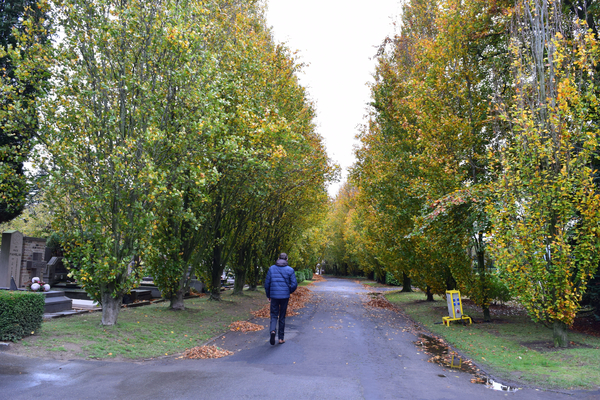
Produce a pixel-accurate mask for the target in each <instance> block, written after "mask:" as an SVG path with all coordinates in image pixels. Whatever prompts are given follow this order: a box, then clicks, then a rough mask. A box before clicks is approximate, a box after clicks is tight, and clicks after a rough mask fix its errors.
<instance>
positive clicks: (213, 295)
mask: <svg viewBox="0 0 600 400" xmlns="http://www.w3.org/2000/svg"><path fill="white" fill-rule="evenodd" d="M221 251H222V249H221V245H215V247H214V249H213V259H212V269H211V271H210V272H211V285H210V286H211V288H210V300H216V301H221V275H223V267H222V266H221Z"/></svg>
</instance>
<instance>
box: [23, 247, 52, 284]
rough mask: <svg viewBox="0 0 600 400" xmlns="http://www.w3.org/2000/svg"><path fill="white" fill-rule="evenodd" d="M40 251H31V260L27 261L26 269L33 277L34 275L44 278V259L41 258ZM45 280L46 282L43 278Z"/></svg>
mask: <svg viewBox="0 0 600 400" xmlns="http://www.w3.org/2000/svg"><path fill="white" fill-rule="evenodd" d="M43 256H44V255H43V254H42V253H33V255H32V260H29V261H27V269H28V270H29V274H30V275H31V277H32V278H33V277H34V276H37V277H40V278H42V280H44V278H45V276H43V275H44V272H45V271H46V261H44V260H43ZM44 281H45V282H48V281H46V280H44Z"/></svg>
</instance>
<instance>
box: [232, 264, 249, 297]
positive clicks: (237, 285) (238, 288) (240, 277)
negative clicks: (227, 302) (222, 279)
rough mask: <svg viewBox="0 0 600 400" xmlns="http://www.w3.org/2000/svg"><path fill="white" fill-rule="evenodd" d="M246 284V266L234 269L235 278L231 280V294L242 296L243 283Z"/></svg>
mask: <svg viewBox="0 0 600 400" xmlns="http://www.w3.org/2000/svg"><path fill="white" fill-rule="evenodd" d="M245 284H246V268H241V269H239V270H237V271H235V280H234V281H233V293H232V294H233V295H234V296H243V295H244V285H245Z"/></svg>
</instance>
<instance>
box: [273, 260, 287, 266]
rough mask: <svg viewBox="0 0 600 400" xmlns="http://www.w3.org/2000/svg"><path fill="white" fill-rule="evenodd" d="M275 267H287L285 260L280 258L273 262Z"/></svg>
mask: <svg viewBox="0 0 600 400" xmlns="http://www.w3.org/2000/svg"><path fill="white" fill-rule="evenodd" d="M275 265H277V266H278V267H285V266H286V265H288V262H287V260H282V259H281V258H280V259H278V260H277V261H276V262H275Z"/></svg>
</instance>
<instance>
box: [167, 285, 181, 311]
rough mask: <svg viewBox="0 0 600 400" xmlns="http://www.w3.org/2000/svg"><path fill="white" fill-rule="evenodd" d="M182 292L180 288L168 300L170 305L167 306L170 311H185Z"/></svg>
mask: <svg viewBox="0 0 600 400" xmlns="http://www.w3.org/2000/svg"><path fill="white" fill-rule="evenodd" d="M183 292H184V289H183V288H180V289H179V290H177V292H176V293H175V295H174V296H173V297H171V298H170V299H169V300H170V301H171V304H170V305H169V308H170V309H172V310H185V305H184V304H183Z"/></svg>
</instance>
